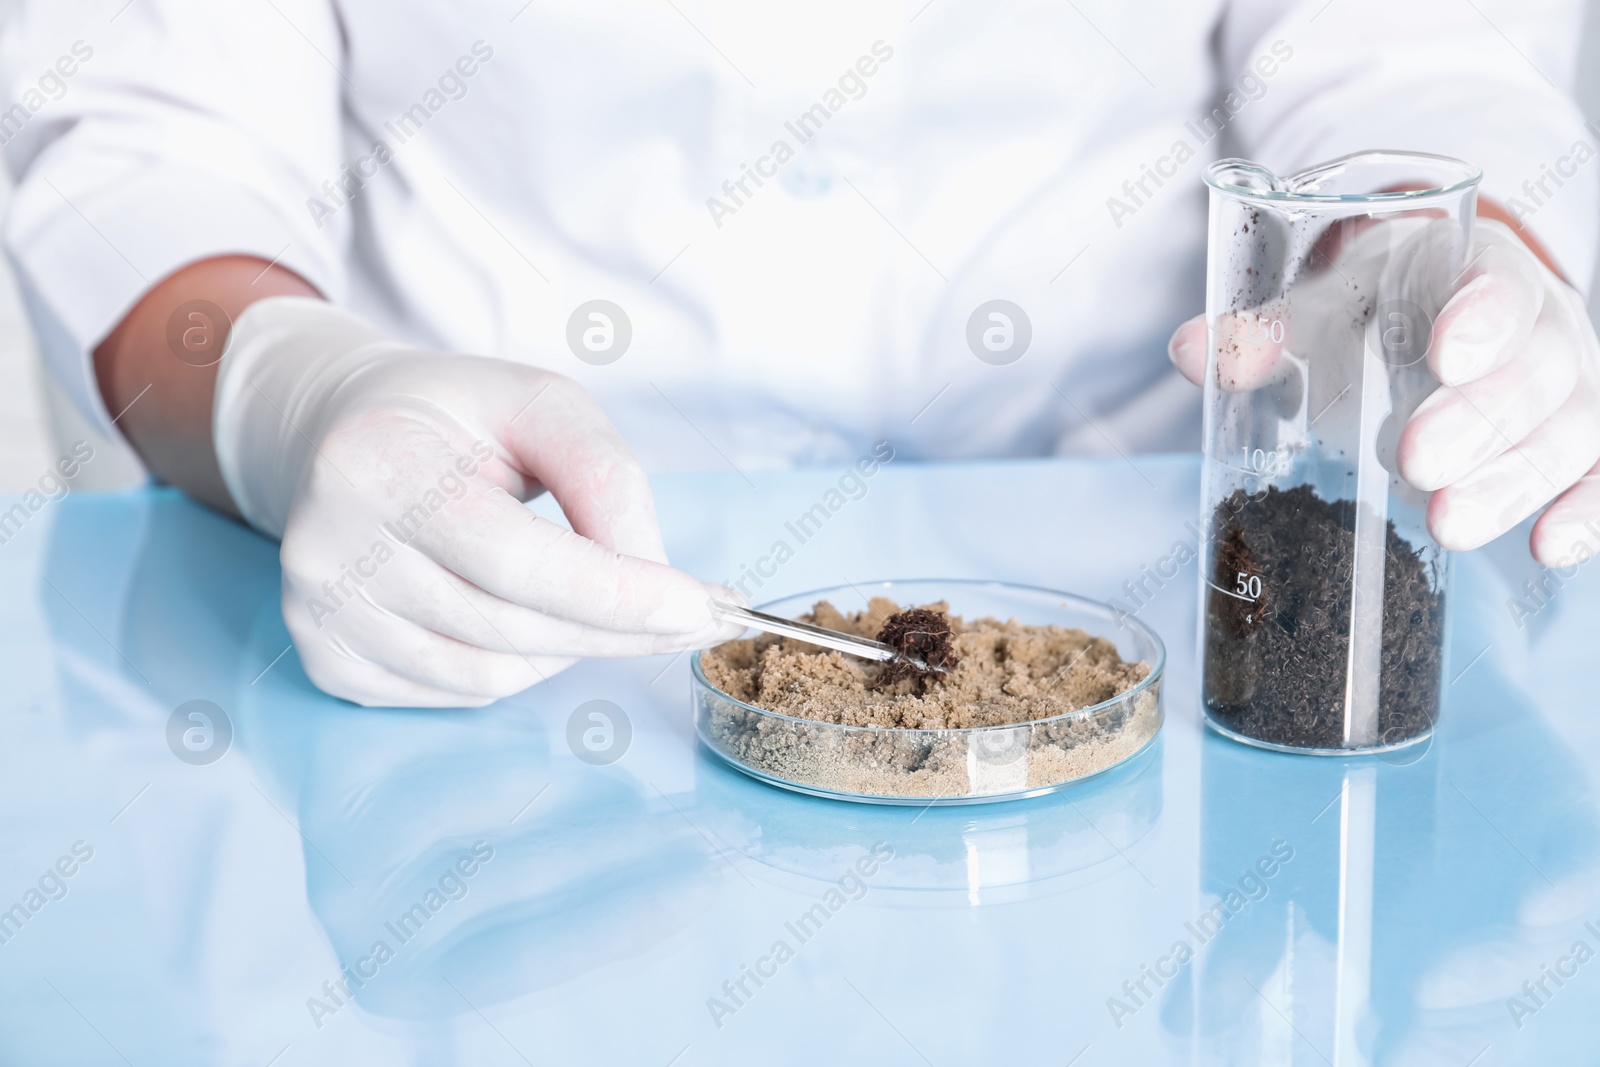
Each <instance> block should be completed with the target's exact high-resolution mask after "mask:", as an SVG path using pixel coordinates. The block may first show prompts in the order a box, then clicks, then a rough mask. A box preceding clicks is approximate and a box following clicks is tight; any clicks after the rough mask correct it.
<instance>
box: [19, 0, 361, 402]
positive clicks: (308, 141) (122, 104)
mask: <svg viewBox="0 0 1600 1067" xmlns="http://www.w3.org/2000/svg"><path fill="white" fill-rule="evenodd" d="M118 8H121V10H120V11H119V10H118ZM341 49H342V44H341V40H340V33H339V27H338V23H337V20H336V17H335V14H334V11H333V10H332V7H331V4H330V0H271V2H265V0H248V2H234V0H228V2H220V0H133V2H132V3H129V4H127V6H125V7H123V6H122V5H121V4H118V3H106V4H88V3H63V2H62V0H24V2H23V3H22V4H20V5H19V8H18V10H17V11H16V12H15V14H14V15H13V18H12V21H11V23H10V25H9V26H8V28H7V31H6V34H5V37H4V40H3V41H0V78H3V87H4V90H5V99H6V100H8V101H15V102H16V104H15V106H12V107H11V109H10V110H9V111H5V112H3V113H0V142H3V143H4V147H5V156H6V162H7V165H8V167H9V168H10V171H11V173H12V176H13V178H14V180H15V181H16V189H15V192H14V194H13V200H12V205H11V212H10V217H9V219H8V220H7V224H6V229H5V243H6V247H7V250H8V252H9V253H10V256H11V258H12V261H13V264H14V266H15V267H16V269H17V277H18V283H19V286H20V288H21V290H22V294H23V298H24V302H25V303H26V305H27V307H28V311H29V314H30V317H31V318H32V320H33V323H34V327H35V330H36V332H37V334H38V336H39V341H40V348H41V352H42V355H43V357H44V359H45V362H46V364H47V365H48V367H49V369H50V372H51V373H52V374H54V375H55V376H56V377H57V379H58V380H59V381H60V382H61V384H62V385H63V386H64V387H65V389H66V390H67V392H68V394H69V395H70V396H71V397H72V398H73V399H74V401H75V402H76V403H77V405H78V407H79V408H80V409H81V410H82V411H83V412H84V413H85V414H86V415H88V416H89V417H90V418H91V420H93V421H95V422H96V423H97V424H98V425H99V427H100V428H101V429H102V430H104V431H107V432H113V431H111V429H110V425H109V424H110V417H109V414H108V413H107V411H106V410H105V405H104V403H103V402H102V401H101V399H100V392H99V389H98V388H97V386H96V383H95V377H94V371H93V367H92V363H91V355H90V353H91V352H92V351H93V349H94V348H95V346H96V345H97V344H98V343H99V342H100V341H101V340H102V339H103V338H104V337H105V336H106V334H107V333H108V332H110V330H111V329H112V328H113V327H114V326H115V325H116V324H117V323H118V322H120V321H121V319H122V318H123V316H124V315H125V314H126V313H127V312H128V310H129V309H130V308H131V307H132V306H133V305H134V304H135V303H137V302H138V300H139V299H140V297H141V296H142V295H143V294H144V292H145V291H146V290H147V289H149V288H150V286H151V285H153V284H155V283H156V282H158V281H160V280H161V279H162V278H164V277H166V276H168V275H170V274H171V273H173V272H174V271H176V270H177V269H179V268H180V267H183V266H185V265H186V264H189V263H193V262H196V261H198V260H201V259H206V258H209V257H212V256H217V255H225V254H248V255H254V256H259V257H261V258H262V259H265V260H269V261H275V262H277V263H279V264H282V265H283V266H285V267H287V268H289V269H290V270H293V271H296V272H297V273H299V274H300V275H301V276H303V277H304V278H305V279H306V280H307V281H309V282H310V283H311V284H312V285H314V286H316V287H317V288H318V289H319V290H320V291H321V292H322V293H323V294H324V295H325V296H327V297H328V298H329V299H334V300H337V299H339V297H340V295H341V293H342V290H343V289H344V286H345V278H344V273H343V269H342V267H341V262H342V257H341V254H340V253H341V248H342V246H343V244H344V243H345V241H346V240H347V231H348V222H347V218H346V215H347V213H336V214H334V216H333V217H332V218H331V219H330V218H328V217H327V216H326V215H321V216H319V217H314V216H313V213H312V210H311V206H310V204H309V203H308V200H309V198H311V197H312V196H313V195H315V196H319V197H322V198H323V199H324V200H325V201H326V199H327V198H326V194H325V193H323V192H322V190H321V187H322V186H323V183H325V182H328V181H330V180H337V179H338V177H339V174H338V169H339V166H340V163H341V143H340V132H339V131H340V99H341V89H342V86H343V84H344V83H343V80H342V79H343V78H344V75H343V74H342V73H341V72H340V70H339V69H338V68H339V65H340V64H341V60H342V57H341ZM69 72H70V73H69ZM4 106H6V105H4V104H0V107H4ZM319 222H320V225H319Z"/></svg>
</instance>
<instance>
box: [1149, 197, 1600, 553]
mask: <svg viewBox="0 0 1600 1067" xmlns="http://www.w3.org/2000/svg"><path fill="white" fill-rule="evenodd" d="M1473 232H1474V240H1473V249H1472V254H1471V257H1470V261H1469V263H1468V266H1467V268H1466V270H1465V271H1464V272H1463V273H1462V275H1461V278H1460V280H1459V284H1458V287H1457V289H1456V292H1455V294H1454V296H1453V297H1452V298H1451V299H1450V301H1449V302H1448V303H1447V304H1446V305H1445V307H1444V308H1443V309H1442V310H1441V311H1440V313H1439V315H1438V317H1437V321H1435V322H1434V324H1433V332H1432V338H1431V342H1430V345H1429V348H1428V356H1427V359H1428V367H1429V369H1430V370H1431V371H1432V372H1433V374H1434V376H1435V377H1437V378H1438V379H1439V381H1440V382H1441V383H1442V384H1441V386H1440V388H1439V389H1437V390H1436V391H1435V392H1434V393H1433V394H1432V395H1431V396H1429V397H1428V398H1427V399H1426V400H1425V401H1424V402H1423V403H1422V405H1421V406H1420V407H1419V408H1418V409H1417V411H1416V412H1415V413H1414V414H1413V415H1412V417H1411V419H1410V420H1409V422H1408V423H1407V424H1406V427H1405V430H1404V432H1403V434H1402V435H1401V439H1400V447H1399V451H1398V457H1397V458H1398V463H1399V467H1400V473H1401V474H1402V476H1404V477H1405V479H1406V480H1407V481H1408V482H1410V483H1411V484H1412V485H1414V486H1416V487H1417V488H1419V489H1422V490H1425V491H1429V492H1432V493H1433V496H1432V498H1431V500H1430V501H1429V506H1428V528H1429V530H1430V532H1431V533H1432V534H1433V536H1434V538H1435V539H1436V540H1437V541H1438V542H1439V544H1440V545H1442V546H1443V547H1445V548H1449V549H1455V550H1465V549H1472V548H1477V547H1479V546H1480V545H1483V544H1486V543H1487V542H1489V541H1492V540H1493V539H1494V538H1496V537H1499V536H1500V535H1501V534H1503V533H1505V532H1506V531H1508V530H1510V529H1511V528H1512V527H1514V526H1516V525H1517V523H1519V522H1521V521H1522V520H1523V519H1525V518H1527V517H1528V516H1529V515H1531V514H1533V513H1534V512H1535V511H1537V510H1538V509H1539V508H1541V507H1543V506H1544V505H1545V504H1548V503H1550V502H1551V501H1552V500H1553V501H1555V503H1554V504H1553V506H1551V507H1550V509H1549V510H1548V511H1546V512H1545V514H1544V515H1543V516H1541V517H1540V519H1539V521H1538V522H1537V523H1536V524H1535V526H1534V529H1533V535H1532V540H1531V548H1532V551H1533V555H1534V557H1535V558H1536V559H1537V560H1538V561H1539V562H1540V563H1542V564H1544V565H1545V566H1564V565H1569V564H1571V563H1572V562H1573V561H1574V558H1575V552H1576V551H1577V550H1579V549H1580V548H1582V547H1587V548H1588V549H1589V553H1590V554H1595V553H1596V552H1597V551H1600V546H1596V545H1594V544H1592V543H1591V542H1593V541H1594V540H1595V535H1594V534H1593V532H1592V531H1591V530H1590V529H1589V528H1588V527H1587V525H1586V524H1587V523H1591V522H1594V521H1595V520H1597V519H1600V463H1597V461H1600V341H1597V339H1596V335H1595V330H1594V326H1593V325H1592V324H1591V323H1590V321H1589V317H1588V314H1587V312H1586V310H1585V308H1584V302H1583V298H1582V297H1581V296H1580V295H1579V294H1578V292H1577V291H1576V290H1574V289H1573V288H1572V287H1571V286H1570V285H1568V284H1566V283H1565V282H1564V281H1562V280H1561V279H1560V278H1559V277H1557V276H1556V274H1555V273H1554V272H1552V271H1551V270H1550V269H1549V268H1548V267H1546V266H1545V265H1544V264H1543V263H1541V262H1540V261H1539V259H1538V258H1537V257H1536V256H1535V255H1534V253H1533V252H1532V251H1531V250H1530V249H1529V248H1528V246H1527V245H1526V244H1524V243H1523V242H1522V240H1521V239H1520V238H1518V237H1517V235H1516V234H1515V233H1514V232H1513V231H1512V230H1511V229H1510V228H1509V227H1507V226H1505V225H1504V224H1503V223H1500V222H1497V221H1494V220H1491V219H1483V218H1480V219H1478V220H1477V222H1476V224H1475V226H1474V228H1473ZM1237 333H1238V337H1239V338H1240V339H1239V340H1237V341H1236V342H1235V343H1234V344H1233V345H1232V346H1231V347H1230V349H1229V351H1230V353H1233V354H1234V356H1235V358H1234V359H1233V360H1232V362H1231V363H1230V364H1229V366H1228V367H1223V366H1221V365H1220V363H1219V373H1221V374H1224V375H1225V376H1227V377H1228V378H1229V380H1228V381H1225V382H1224V383H1223V386H1224V388H1231V389H1250V388H1254V387H1256V385H1257V384H1260V383H1262V382H1265V381H1266V380H1268V379H1269V378H1270V377H1271V373H1272V369H1273V366H1274V364H1275V363H1276V358H1275V357H1276V355H1277V353H1278V351H1279V346H1278V345H1277V344H1275V343H1273V339H1272V338H1270V337H1263V338H1261V339H1259V340H1260V343H1255V341H1254V340H1253V339H1252V337H1251V335H1250V334H1249V332H1248V330H1244V329H1241V330H1240V331H1237ZM1168 354H1169V356H1170V357H1171V359H1172V361H1173V363H1174V364H1175V365H1176V366H1177V368H1178V369H1179V371H1181V372H1182V373H1183V375H1184V376H1185V377H1187V378H1188V379H1189V380H1190V381H1192V382H1194V383H1196V384H1197V385H1198V384H1202V383H1203V382H1204V379H1205V361H1206V324H1205V317H1204V316H1203V315H1198V316H1196V317H1194V318H1193V319H1190V320H1189V321H1188V322H1185V323H1184V324H1183V325H1182V326H1180V327H1179V328H1178V329H1177V331H1176V332H1174V333H1173V335H1172V340H1171V342H1170V343H1169V346H1168ZM1585 558H1586V557H1585Z"/></svg>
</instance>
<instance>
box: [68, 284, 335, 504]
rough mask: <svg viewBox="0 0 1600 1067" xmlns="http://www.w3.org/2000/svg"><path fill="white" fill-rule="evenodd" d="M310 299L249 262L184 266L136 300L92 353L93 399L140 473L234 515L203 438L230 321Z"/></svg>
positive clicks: (306, 289)
mask: <svg viewBox="0 0 1600 1067" xmlns="http://www.w3.org/2000/svg"><path fill="white" fill-rule="evenodd" d="M319 295H320V294H318V293H317V291H316V290H315V289H313V288H312V287H311V286H310V285H309V284H307V283H306V282H305V281H304V280H303V279H301V278H300V276H299V275H297V274H295V273H294V272H292V271H289V270H285V269H284V268H282V267H279V266H274V265H272V264H269V263H268V262H267V261H265V260H263V259H259V258H256V257H254V256H221V257H218V258H215V259H207V260H203V261H201V262H199V263H193V264H190V265H189V266H187V267H184V268H182V269H181V270H179V271H177V272H176V273H174V274H172V275H170V276H169V277H167V278H165V279H163V280H162V281H160V282H158V283H157V284H156V285H155V286H153V287H152V288H151V289H150V290H149V291H148V292H147V293H145V295H144V297H143V298H142V299H140V301H139V302H138V303H137V304H136V305H134V307H133V309H132V310H131V311H129V312H128V314H127V316H126V317H124V318H123V320H122V322H121V323H119V324H118V325H117V327H116V328H115V329H114V330H112V331H111V333H110V334H109V335H108V336H107V337H106V339H105V340H104V341H103V342H101V344H100V346H99V347H98V348H96V349H95V352H94V368H95V376H96V378H97V380H98V382H99V385H100V395H101V396H102V397H103V398H104V399H105V404H106V407H107V409H108V410H110V412H111V414H112V416H113V417H114V418H116V420H117V426H118V427H119V428H120V429H121V430H122V432H123V435H124V436H125V437H126V438H127V439H128V441H129V442H130V443H131V444H132V445H133V447H134V450H135V451H137V452H138V453H139V457H140V458H141V459H142V460H143V461H144V463H145V466H146V467H148V468H149V469H150V470H151V471H152V472H154V473H155V474H157V475H159V476H160V477H161V478H163V479H165V480H166V481H168V482H170V483H172V484H173V485H176V486H178V487H179V488H180V489H182V490H183V491H184V492H186V493H188V494H189V495H190V496H192V497H194V498H195V499H197V500H200V501H202V502H204V503H206V504H209V505H210V506H212V507H214V508H217V509H218V510H220V511H224V512H227V513H228V514H230V515H236V514H238V509H237V508H236V507H235V506H234V504H233V500H232V498H231V497H230V496H229V494H228V489H227V487H226V486H225V485H224V484H223V480H222V474H221V471H220V470H219V469H218V467H217V455H216V450H215V448H214V447H213V444H212V439H211V405H212V397H213V394H214V393H215V390H216V380H217V363H218V361H219V360H220V359H221V356H222V350H223V346H224V345H225V344H226V342H227V337H228V327H229V323H231V322H232V321H234V320H235V319H237V318H238V317H239V315H240V314H241V313H242V312H243V311H244V310H245V308H247V307H249V306H250V305H251V304H253V303H255V302H256V301H258V300H265V299H266V298H268V297H273V296H309V297H317V296H319ZM200 301H204V302H205V305H201V304H199V303H197V302H200ZM185 305H192V306H189V307H186V306H185ZM206 305H209V306H206ZM218 310H220V311H221V313H222V316H223V318H222V319H221V321H218V319H219V317H218V315H217V311H218Z"/></svg>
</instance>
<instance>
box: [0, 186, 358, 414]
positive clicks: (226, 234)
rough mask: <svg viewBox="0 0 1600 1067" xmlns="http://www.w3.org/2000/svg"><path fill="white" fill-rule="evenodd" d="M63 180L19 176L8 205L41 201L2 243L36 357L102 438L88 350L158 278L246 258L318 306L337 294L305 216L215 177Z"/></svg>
mask: <svg viewBox="0 0 1600 1067" xmlns="http://www.w3.org/2000/svg"><path fill="white" fill-rule="evenodd" d="M63 179H64V176H63V175H56V176H55V180H54V181H42V180H35V181H26V182H24V183H23V185H22V186H21V187H20V188H19V189H18V190H17V197H18V199H19V200H22V199H23V198H30V199H31V198H38V199H41V200H46V201H47V202H46V203H43V204H36V205H28V207H29V210H26V211H21V210H16V211H14V213H13V216H12V217H13V219H18V218H25V219H41V220H42V221H41V222H39V223H37V224H35V225H34V226H32V227H30V228H28V229H27V230H26V231H25V232H18V227H17V226H16V225H15V224H14V225H13V227H12V232H11V233H10V234H9V235H8V237H9V239H8V244H9V246H10V247H11V249H12V253H13V256H14V259H15V261H16V264H17V267H18V274H19V281H20V282H21V288H22V290H23V295H24V299H25V300H26V301H27V303H28V305H29V309H30V311H31V312H32V313H33V318H34V322H35V323H36V324H37V326H38V333H39V344H40V354H41V356H42V358H43V359H44V361H45V363H46V365H47V366H48V367H49V369H50V371H51V372H52V373H53V374H54V375H55V377H56V379H57V380H58V381H60V382H61V384H62V385H63V386H64V387H65V389H66V390H67V392H68V394H69V396H71V398H72V400H73V401H74V402H75V403H76V404H77V406H78V408H79V410H81V411H82V412H83V413H84V414H85V415H87V416H88V417H89V419H90V421H91V422H92V423H94V424H95V425H96V426H97V427H98V428H99V429H100V430H102V431H103V432H105V433H107V434H115V433H116V427H115V426H113V424H112V419H113V418H114V417H115V416H116V414H118V413H114V412H110V411H108V410H107V408H106V406H105V403H104V401H103V400H102V399H101V396H100V390H99V386H98V384H97V381H96V377H95V372H94V364H93V352H94V349H95V348H96V346H98V345H99V343H100V342H101V341H102V340H103V339H104V338H105V337H106V335H107V334H109V333H110V332H111V330H112V329H113V328H114V327H115V326H116V325H117V324H118V323H120V322H121V321H122V319H123V318H124V317H125V316H126V315H127V314H128V312H129V311H130V310H131V309H132V308H133V306H134V305H135V304H137V303H138V302H139V300H140V299H141V298H142V297H143V296H144V294H145V293H146V292H147V291H148V290H149V289H150V287H151V286H153V285H155V284H156V283H157V282H159V281H161V280H162V279H164V278H166V277H168V276H170V275H171V274H173V273H174V272H176V271H178V270H179V269H181V268H183V267H185V266H188V265H190V264H192V263H196V262H198V261H200V260H205V259H210V258H214V257H216V256H225V255H246V256H256V257H259V258H261V259H263V260H267V261H269V262H272V263H275V264H277V265H279V266H282V267H284V268H287V269H288V270H291V271H294V272H295V273H296V274H299V275H300V276H301V277H302V278H304V279H305V280H306V281H307V282H309V283H310V284H311V285H313V286H315V287H316V288H317V289H318V290H319V291H320V292H322V293H323V294H324V295H325V296H328V297H329V298H330V299H336V298H337V297H338V296H339V295H342V293H341V290H342V288H343V275H342V271H341V270H340V268H339V265H338V259H337V252H336V249H335V248H334V247H333V242H332V240H331V239H326V238H322V237H321V236H320V235H319V234H318V231H317V229H316V227H315V225H314V223H313V222H312V221H311V219H310V216H309V215H308V216H307V217H306V219H304V220H300V219H294V218H291V217H286V214H285V212H284V210H283V209H282V208H280V207H277V206H275V205H273V204H271V203H269V202H268V201H267V200H266V199H264V198H263V197H262V196H261V195H260V194H259V193H258V192H257V191H255V190H253V189H250V188H248V187H244V186H240V185H237V184H234V183H231V182H229V181H228V180H226V179H225V178H222V177H220V176H219V175H217V174H215V173H211V172H207V171H202V170H197V169H194V168H189V167H180V166H155V167H152V168H150V169H148V170H143V171H141V172H140V173H139V174H138V175H137V176H136V177H134V178H133V179H131V180H128V181H122V182H117V183H112V184H108V185H99V184H95V185H92V186H91V187H89V188H87V189H86V190H85V191H83V192H82V193H79V192H77V191H76V190H74V189H71V188H68V187H67V186H66V185H65V184H64V181H63ZM49 199H53V200H55V204H54V205H50V204H48V200H49ZM19 206H20V205H19ZM52 207H53V208H54V210H45V209H46V208H52ZM85 231H91V232H88V233H86V232H85ZM175 358H176V357H175Z"/></svg>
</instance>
